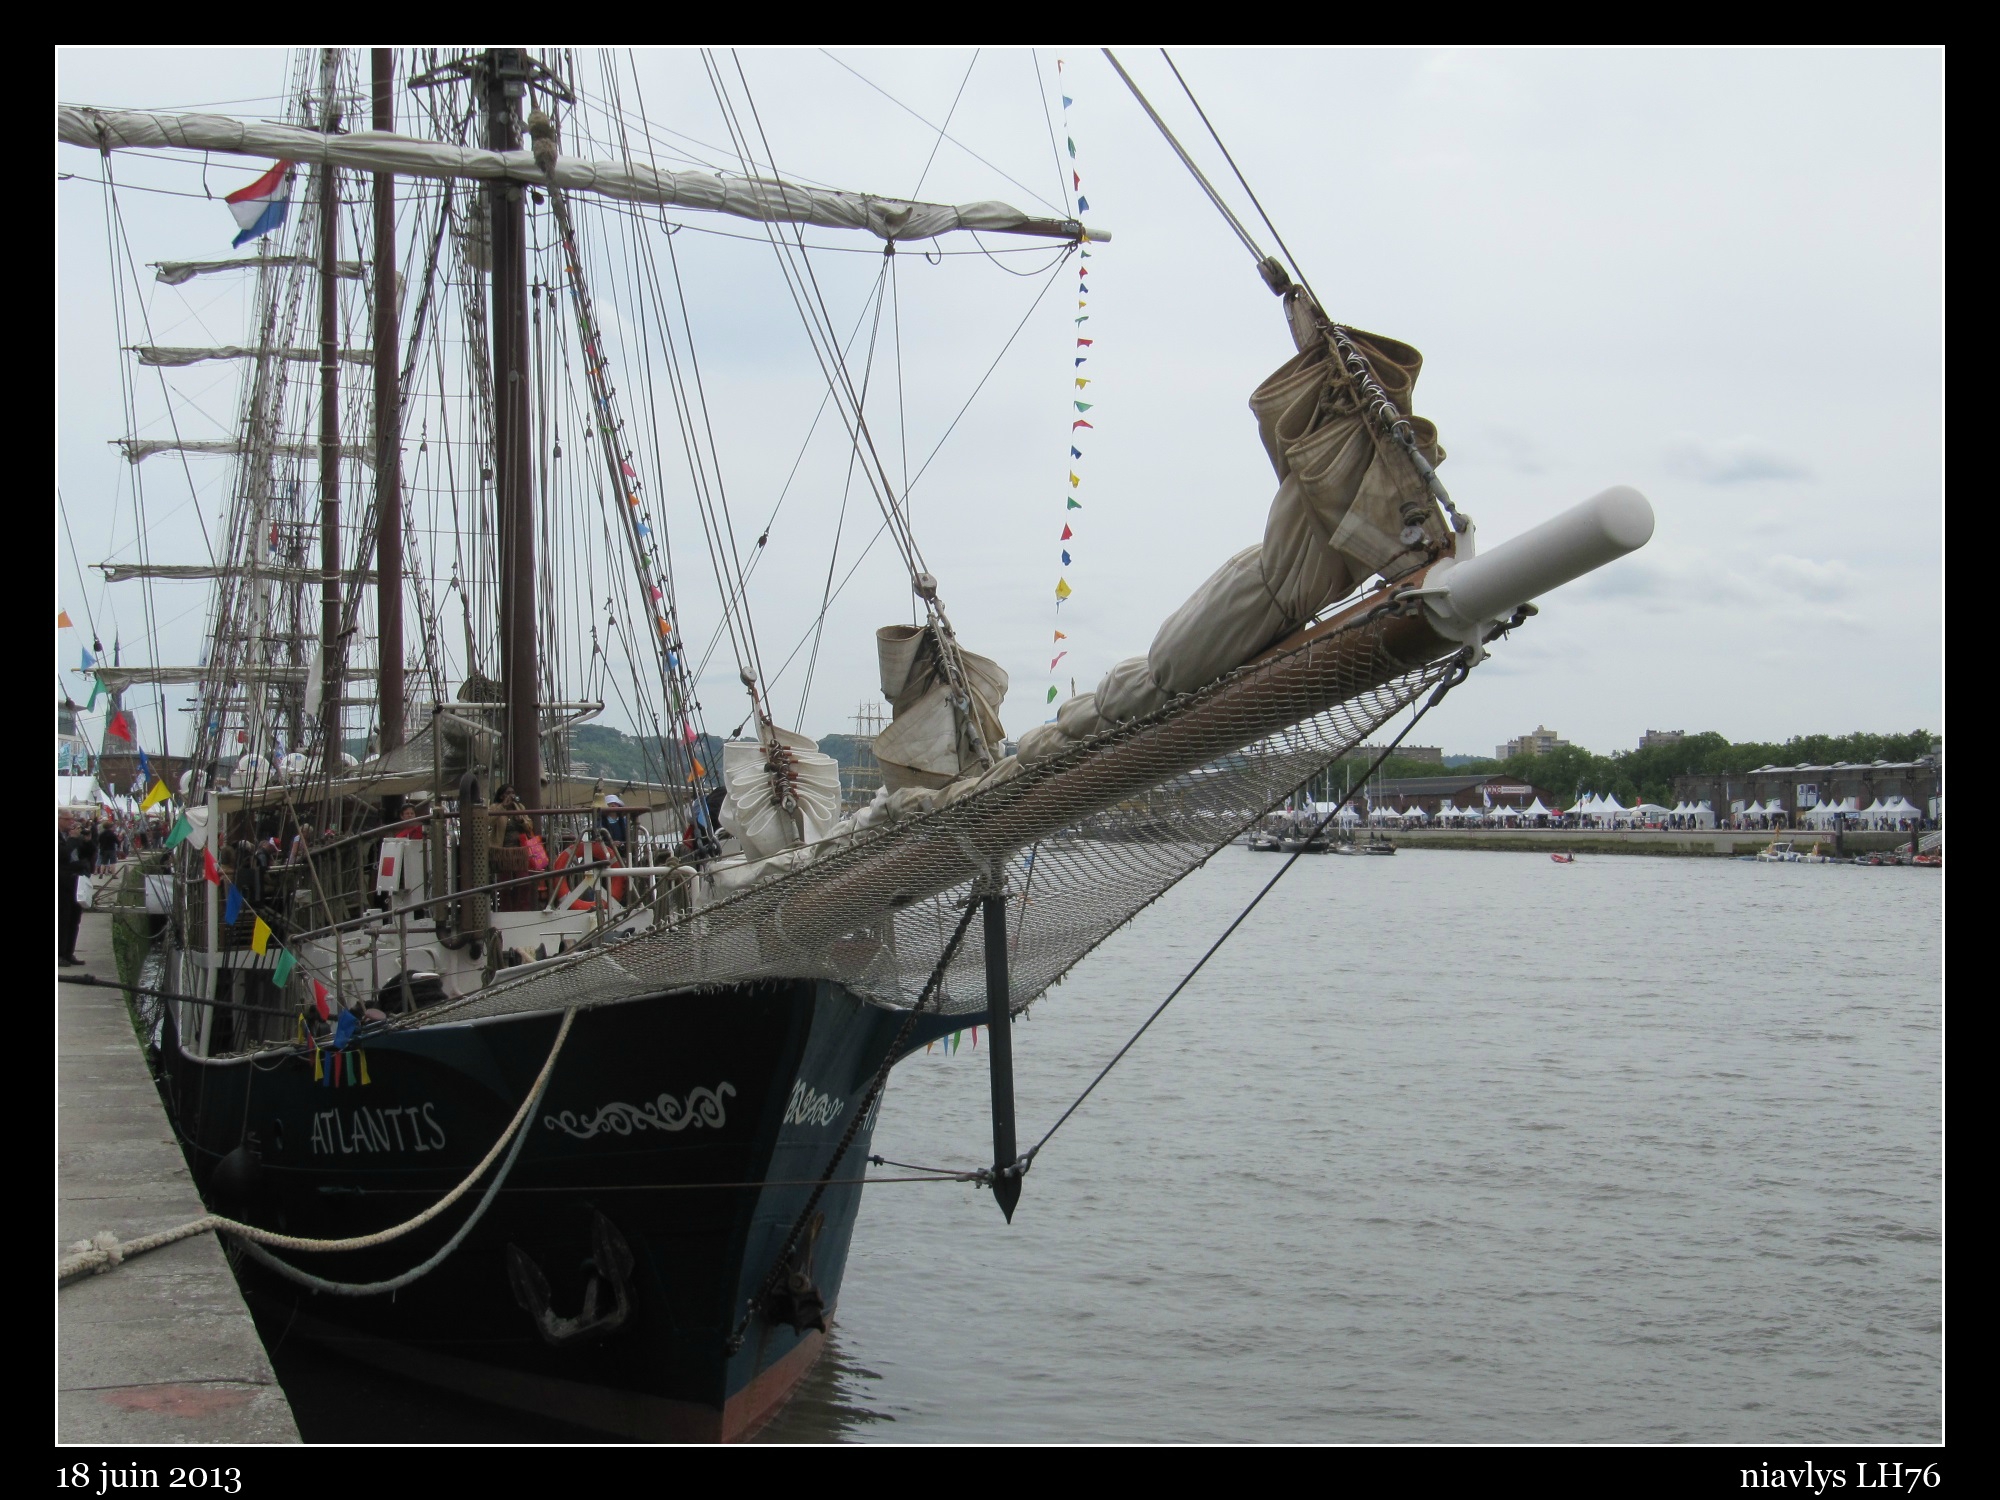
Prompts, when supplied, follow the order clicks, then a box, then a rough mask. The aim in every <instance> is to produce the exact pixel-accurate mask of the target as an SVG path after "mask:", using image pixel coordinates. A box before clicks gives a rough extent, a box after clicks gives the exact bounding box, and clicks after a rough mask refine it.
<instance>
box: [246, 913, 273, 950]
mask: <svg viewBox="0 0 2000 1500" xmlns="http://www.w3.org/2000/svg"><path fill="white" fill-rule="evenodd" d="M270 941H271V924H270V923H268V922H266V921H265V920H264V919H263V918H262V917H259V918H258V919H257V925H256V926H255V927H253V928H251V929H250V951H251V952H252V953H262V952H263V951H264V949H265V948H266V947H267V946H268V945H269V944H270Z"/></svg>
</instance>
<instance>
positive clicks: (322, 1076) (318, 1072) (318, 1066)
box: [313, 1047, 326, 1083]
mask: <svg viewBox="0 0 2000 1500" xmlns="http://www.w3.org/2000/svg"><path fill="white" fill-rule="evenodd" d="M313 1082H314V1083H325V1082H326V1060H325V1058H324V1057H323V1056H322V1055H321V1053H320V1050H319V1048H317V1047H315V1048H313Z"/></svg>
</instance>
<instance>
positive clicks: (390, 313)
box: [369, 47, 404, 755]
mask: <svg viewBox="0 0 2000 1500" xmlns="http://www.w3.org/2000/svg"><path fill="white" fill-rule="evenodd" d="M369 60H370V63H371V65H372V66H371V72H372V75H373V82H374V101H373V102H374V119H373V124H374V126H375V128H376V129H377V130H380V131H392V130H394V129H395V128H396V107H395V99H394V94H393V90H394V87H395V66H396V55H395V53H394V52H392V51H391V50H390V49H389V48H387V47H377V48H375V49H374V50H373V52H372V53H371V54H370V58H369ZM396 291H397V287H396V177H395V174H394V173H393V172H377V173H376V174H375V331H374V338H375V567H376V575H375V576H376V583H375V635H376V644H377V654H378V659H379V662H380V667H381V671H380V676H379V679H378V685H377V689H376V694H375V698H376V704H377V708H378V710H379V712H380V714H381V719H380V723H381V727H382V744H381V751H382V753H383V754H384V755H387V754H388V753H389V752H390V751H391V750H394V749H395V748H396V747H397V746H399V745H401V744H402V743H403V736H404V730H403V471H402V457H401V453H400V447H401V444H400V438H401V436H402V410H403V393H402V389H401V387H402V371H401V368H400V364H399V361H400V357H401V353H402V347H401V340H400V339H399V338H398V336H397V327H398V320H397V313H398V308H397V302H398V298H397V295H396Z"/></svg>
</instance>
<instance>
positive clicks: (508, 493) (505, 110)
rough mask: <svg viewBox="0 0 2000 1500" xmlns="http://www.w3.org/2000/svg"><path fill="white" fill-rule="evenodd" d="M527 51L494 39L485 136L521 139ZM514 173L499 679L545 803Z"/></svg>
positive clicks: (504, 310) (498, 298)
mask: <svg viewBox="0 0 2000 1500" xmlns="http://www.w3.org/2000/svg"><path fill="white" fill-rule="evenodd" d="M527 75H528V59H527V54H526V53H525V52H524V51H523V50H522V49H521V48H518V47H495V48H493V49H491V50H489V51H488V52H487V54H486V66H485V69H484V78H483V79H482V82H483V85H484V91H485V106H486V144H487V145H488V146H489V147H490V148H491V149H493V150H495V151H518V150H519V149H520V146H521V125H522V120H523V115H524V112H523V109H522V102H523V100H524V98H525V95H526V84H527ZM522 192H523V189H522V187H521V185H520V184H519V183H516V182H505V181H502V182H494V183H489V184H488V185H487V188H486V201H487V204H488V207H489V211H490V213H491V217H492V236H493V237H492V246H493V296H492V318H493V339H492V343H493V387H494V392H493V401H494V412H493V448H494V454H493V459H494V462H493V471H494V486H495V491H496V500H497V503H498V508H499V517H498V522H499V524H498V531H499V542H500V683H501V690H502V692H503V693H504V694H505V696H506V700H507V711H506V724H507V770H508V776H507V779H508V780H509V781H511V782H512V783H513V784H514V790H515V791H516V792H518V793H519V794H520V797H521V801H522V803H523V805H525V806H527V807H540V806H541V805H542V738H541V736H542V726H541V712H540V708H539V706H538V704H537V702H536V694H537V685H538V679H539V677H540V661H539V659H538V652H537V650H536V641H535V500H534V491H533V489H532V488H531V481H532V471H531V468H530V464H529V446H528V444H529V429H528V358H527V355H528V250H527V210H526V205H525V202H524V200H523V198H522Z"/></svg>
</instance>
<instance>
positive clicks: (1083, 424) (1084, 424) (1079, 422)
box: [1069, 417, 1097, 432]
mask: <svg viewBox="0 0 2000 1500" xmlns="http://www.w3.org/2000/svg"><path fill="white" fill-rule="evenodd" d="M1079 427H1090V430H1091V431H1092V432H1095V431H1097V429H1096V428H1095V427H1092V426H1091V424H1090V423H1088V422H1086V421H1084V420H1083V418H1082V417H1078V418H1077V419H1076V420H1075V421H1074V422H1072V423H1070V424H1069V430H1070V431H1071V432H1075V431H1076V430H1077V428H1079Z"/></svg>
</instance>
